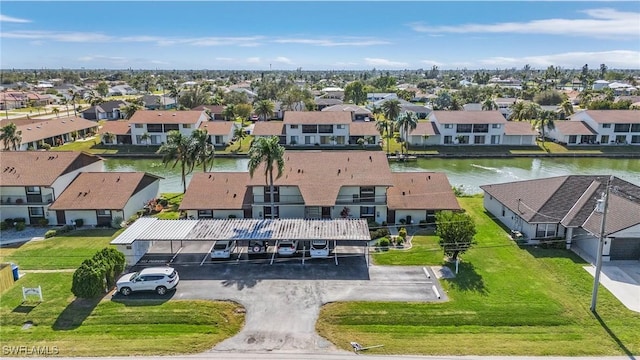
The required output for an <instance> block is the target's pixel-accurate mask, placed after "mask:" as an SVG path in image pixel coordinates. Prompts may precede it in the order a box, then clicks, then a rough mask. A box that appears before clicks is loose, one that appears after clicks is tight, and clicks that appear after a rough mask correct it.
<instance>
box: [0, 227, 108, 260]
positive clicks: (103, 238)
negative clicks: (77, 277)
mask: <svg viewBox="0 0 640 360" xmlns="http://www.w3.org/2000/svg"><path fill="white" fill-rule="evenodd" d="M115 233H116V230H114V229H87V230H76V231H72V232H70V233H67V234H63V235H60V236H56V237H52V238H49V239H45V240H40V241H30V242H28V243H26V244H23V245H21V246H20V247H16V248H13V247H3V248H0V262H13V263H16V264H17V265H18V266H19V267H20V269H21V270H34V269H45V270H51V269H74V268H76V267H78V266H80V264H81V263H82V261H84V260H85V259H87V258H90V257H92V256H93V254H95V253H96V252H97V251H98V250H101V249H102V248H104V247H107V246H109V242H110V241H111V239H112V238H113V236H114V234H115Z"/></svg>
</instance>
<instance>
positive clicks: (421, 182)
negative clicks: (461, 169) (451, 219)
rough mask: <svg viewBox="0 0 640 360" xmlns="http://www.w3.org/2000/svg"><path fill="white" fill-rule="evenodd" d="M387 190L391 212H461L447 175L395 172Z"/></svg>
mask: <svg viewBox="0 0 640 360" xmlns="http://www.w3.org/2000/svg"><path fill="white" fill-rule="evenodd" d="M392 174H393V187H391V188H389V190H387V206H388V207H389V209H391V210H418V209H419V210H423V209H424V210H460V204H458V200H457V199H456V196H455V194H454V193H453V190H452V189H451V184H450V183H449V179H447V175H445V174H444V173H436V172H394V173H392Z"/></svg>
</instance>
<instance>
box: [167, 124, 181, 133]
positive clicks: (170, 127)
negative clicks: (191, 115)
mask: <svg viewBox="0 0 640 360" xmlns="http://www.w3.org/2000/svg"><path fill="white" fill-rule="evenodd" d="M172 130H180V126H179V125H178V124H164V132H169V131H172Z"/></svg>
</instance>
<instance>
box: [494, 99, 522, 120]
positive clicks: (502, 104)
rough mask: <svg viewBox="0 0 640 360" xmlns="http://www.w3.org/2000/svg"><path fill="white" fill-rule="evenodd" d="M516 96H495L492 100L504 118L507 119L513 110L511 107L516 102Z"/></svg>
mask: <svg viewBox="0 0 640 360" xmlns="http://www.w3.org/2000/svg"><path fill="white" fill-rule="evenodd" d="M516 100H517V99H516V98H497V99H495V100H494V101H493V102H494V103H496V105H497V106H498V111H500V113H501V114H502V116H504V118H505V119H508V118H509V116H511V113H512V112H513V111H512V110H511V107H512V106H513V105H514V104H515V103H516Z"/></svg>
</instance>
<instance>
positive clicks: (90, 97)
mask: <svg viewBox="0 0 640 360" xmlns="http://www.w3.org/2000/svg"><path fill="white" fill-rule="evenodd" d="M86 99H87V102H88V103H89V104H90V105H91V106H93V110H94V111H95V114H96V121H98V120H100V119H99V117H98V105H100V104H101V103H102V102H103V101H104V100H103V99H102V97H100V94H98V93H96V92H95V91H93V90H91V91H89V93H88V94H87V95H86Z"/></svg>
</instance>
